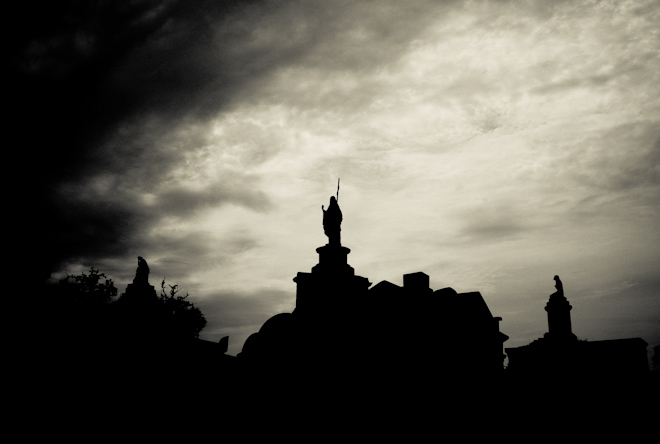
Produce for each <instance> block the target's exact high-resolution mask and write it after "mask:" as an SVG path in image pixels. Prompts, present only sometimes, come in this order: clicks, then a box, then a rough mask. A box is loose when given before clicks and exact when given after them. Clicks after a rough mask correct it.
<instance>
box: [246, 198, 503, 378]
mask: <svg viewBox="0 0 660 444" xmlns="http://www.w3.org/2000/svg"><path fill="white" fill-rule="evenodd" d="M333 199H334V197H333ZM333 207H336V211H339V210H338V206H337V202H336V201H334V202H332V200H331V206H330V207H329V209H328V210H327V211H325V210H324V231H325V232H326V235H328V238H329V242H328V244H326V245H324V246H321V247H319V248H317V249H316V252H317V253H318V255H319V260H318V264H316V265H315V266H313V267H312V269H311V272H299V273H298V274H297V275H296V277H295V278H294V279H293V281H294V282H295V283H296V306H295V309H294V310H293V312H292V313H280V314H277V315H275V316H273V317H271V318H270V319H268V320H267V321H266V322H265V323H264V324H263V326H262V327H261V329H260V330H259V331H258V332H257V333H254V334H252V335H251V336H250V337H248V339H247V340H246V342H245V344H244V346H243V349H242V351H241V353H239V355H238V358H239V361H240V362H241V364H242V365H243V366H244V368H248V369H265V368H267V369H269V372H276V373H277V372H278V370H281V372H279V376H277V377H278V378H282V377H286V375H298V376H296V377H295V379H296V380H299V379H300V377H301V375H304V377H306V378H312V379H314V378H316V377H318V378H326V377H328V375H331V379H332V380H333V381H342V382H341V383H342V384H347V383H348V385H350V382H351V381H358V380H361V381H362V382H363V383H365V382H366V381H368V383H374V384H376V383H378V382H375V381H380V382H383V381H387V384H388V386H389V387H392V386H394V385H402V384H403V385H405V384H408V383H411V384H415V383H419V382H420V381H423V383H424V384H427V383H429V381H432V380H435V381H439V378H442V377H445V376H446V377H454V378H456V377H461V378H479V377H481V378H482V380H483V378H484V377H494V376H496V375H500V374H501V373H502V371H503V360H504V357H505V355H504V354H503V343H504V341H506V340H507V339H508V336H506V335H505V334H503V333H501V332H500V331H499V321H500V320H501V318H498V317H493V315H492V314H491V312H490V310H489V309H488V306H487V304H486V302H485V301H484V299H483V297H482V295H481V294H480V293H479V292H471V293H460V294H459V293H457V292H456V291H454V290H453V289H451V288H443V289H440V290H436V291H434V290H432V289H431V288H429V276H428V275H426V274H425V273H422V272H417V273H410V274H405V275H404V276H403V286H398V285H395V284H393V283H391V282H388V281H382V282H380V283H378V284H377V285H374V286H373V287H372V286H371V285H372V284H371V282H369V280H368V279H367V278H366V277H362V276H359V275H356V274H355V270H354V269H353V267H351V266H350V265H349V263H348V255H349V253H350V252H351V250H350V249H349V248H347V247H345V246H342V245H341V244H340V236H339V231H340V230H339V227H338V224H336V225H335V226H331V222H329V221H328V219H329V218H327V217H325V215H326V214H328V213H329V212H330V209H331V208H333ZM339 215H340V216H339V217H338V218H335V220H337V219H338V220H339V221H341V213H339ZM302 369H306V370H302ZM315 375H316V376H315Z"/></svg>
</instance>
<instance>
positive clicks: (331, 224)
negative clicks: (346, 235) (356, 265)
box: [321, 196, 342, 245]
mask: <svg viewBox="0 0 660 444" xmlns="http://www.w3.org/2000/svg"><path fill="white" fill-rule="evenodd" d="M321 209H322V210H323V232H324V233H325V235H326V236H328V244H329V245H341V221H342V215H341V210H340V209H339V204H338V203H337V199H336V198H335V196H332V197H330V205H328V209H327V210H326V209H325V208H324V207H323V205H321Z"/></svg>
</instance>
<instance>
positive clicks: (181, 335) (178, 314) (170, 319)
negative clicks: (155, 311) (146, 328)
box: [158, 278, 206, 339]
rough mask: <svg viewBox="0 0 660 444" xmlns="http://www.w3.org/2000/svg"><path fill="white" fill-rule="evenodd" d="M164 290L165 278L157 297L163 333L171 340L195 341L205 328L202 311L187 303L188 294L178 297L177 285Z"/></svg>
mask: <svg viewBox="0 0 660 444" xmlns="http://www.w3.org/2000/svg"><path fill="white" fill-rule="evenodd" d="M168 287H169V291H168V290H166V289H165V278H163V281H162V282H161V284H160V296H159V297H158V302H159V305H160V307H159V311H160V313H161V314H162V315H163V318H164V327H165V332H166V334H167V335H168V336H170V337H171V338H173V339H196V338H198V337H199V333H200V332H201V331H202V329H203V328H204V327H205V326H206V318H205V317H204V315H203V314H202V311H201V310H200V309H199V308H197V307H195V304H193V303H192V302H190V301H187V300H186V299H187V298H188V296H189V294H188V293H186V295H185V296H178V293H179V285H168Z"/></svg>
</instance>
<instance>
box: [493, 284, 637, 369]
mask: <svg viewBox="0 0 660 444" xmlns="http://www.w3.org/2000/svg"><path fill="white" fill-rule="evenodd" d="M554 279H555V287H556V288H557V291H556V292H555V293H553V294H551V295H550V299H549V300H548V303H547V304H546V306H545V311H547V312H548V332H547V333H545V335H543V337H542V338H539V339H536V340H535V341H533V342H532V343H531V344H529V345H525V346H522V347H515V348H507V349H506V353H507V355H508V357H509V365H508V371H509V372H510V373H511V374H512V375H515V376H517V377H538V376H543V375H547V374H552V375H553V376H554V377H567V378H568V377H575V376H578V377H579V376H589V377H590V378H592V379H599V378H600V377H607V378H608V380H609V381H612V378H613V377H614V378H616V379H617V380H618V381H620V382H623V381H624V380H625V379H626V378H630V377H635V376H639V375H645V374H647V373H648V370H649V367H648V361H647V357H646V346H647V345H648V344H647V343H646V341H644V340H643V339H641V338H627V339H612V340H606V341H580V340H578V339H577V337H576V336H575V334H573V331H572V326H571V309H572V308H573V307H571V305H570V304H569V302H568V299H566V296H565V295H564V286H563V284H562V282H561V280H560V279H559V276H555V277H554Z"/></svg>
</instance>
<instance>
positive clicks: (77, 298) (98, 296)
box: [55, 267, 117, 306]
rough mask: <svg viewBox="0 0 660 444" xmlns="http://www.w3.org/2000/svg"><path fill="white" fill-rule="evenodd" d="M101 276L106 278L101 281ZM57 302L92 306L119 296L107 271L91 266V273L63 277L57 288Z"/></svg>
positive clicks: (108, 301)
mask: <svg viewBox="0 0 660 444" xmlns="http://www.w3.org/2000/svg"><path fill="white" fill-rule="evenodd" d="M101 278H105V281H104V282H101ZM55 293H56V297H57V298H58V300H57V301H56V302H58V303H60V304H66V305H70V304H72V305H78V306H90V305H101V304H108V303H110V302H112V300H113V299H114V298H115V297H116V296H117V288H115V285H114V283H113V282H112V279H108V278H107V277H106V275H105V273H99V270H98V269H97V268H94V267H90V269H89V274H85V273H84V272H83V273H82V274H81V275H79V276H69V275H67V277H66V278H64V279H61V280H60V281H59V283H58V285H57V288H56V290H55Z"/></svg>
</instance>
